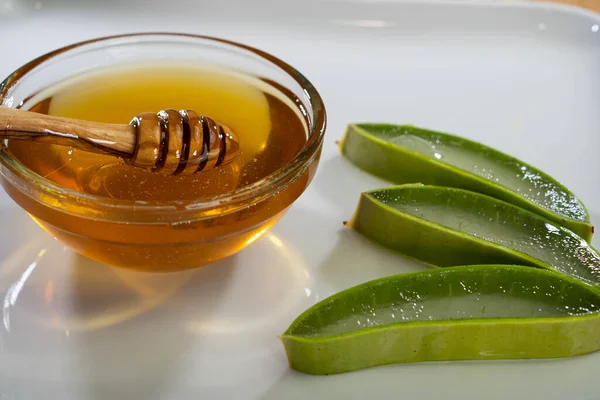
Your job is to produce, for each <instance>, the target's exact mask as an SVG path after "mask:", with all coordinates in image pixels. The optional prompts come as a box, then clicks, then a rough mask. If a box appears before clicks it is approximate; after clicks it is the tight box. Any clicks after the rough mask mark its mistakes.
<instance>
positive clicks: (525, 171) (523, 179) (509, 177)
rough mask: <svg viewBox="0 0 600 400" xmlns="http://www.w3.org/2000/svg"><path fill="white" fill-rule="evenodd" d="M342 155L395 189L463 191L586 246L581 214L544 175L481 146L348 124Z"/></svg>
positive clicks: (406, 129)
mask: <svg viewBox="0 0 600 400" xmlns="http://www.w3.org/2000/svg"><path fill="white" fill-rule="evenodd" d="M340 148H341V152H342V154H343V155H344V156H345V157H346V158H348V159H349V160H350V161H352V162H353V163H354V164H355V165H356V166H358V167H359V168H361V169H363V170H365V171H367V172H369V173H371V174H374V175H376V176H379V177H381V178H383V179H386V180H388V181H390V182H393V183H397V184H404V183H415V182H420V183H424V184H430V185H439V186H450V187H456V188H462V189H467V190H471V191H475V192H479V193H482V194H487V195H489V196H492V197H496V198H498V199H501V200H504V201H507V202H509V203H512V204H515V205H517V206H519V207H522V208H525V209H528V210H529V211H532V212H534V213H537V214H540V215H542V216H544V217H546V218H548V219H551V220H552V221H554V222H555V223H557V224H560V225H563V226H565V227H566V228H568V229H570V230H572V231H573V232H575V233H577V234H578V235H579V236H581V237H582V238H584V239H585V240H586V241H587V242H590V240H591V237H592V234H593V228H592V226H591V224H590V219H589V215H588V212H587V209H586V208H585V206H584V205H583V203H582V202H581V201H580V200H579V199H578V198H577V197H576V196H575V195H574V194H573V193H571V192H570V191H569V190H568V189H567V188H565V187H564V186H563V185H561V184H560V183H559V182H557V181H556V180H555V179H553V178H552V177H550V176H549V175H548V174H545V173H544V172H542V171H540V170H538V169H536V168H534V167H532V166H530V165H527V164H526V163H524V162H523V161H520V160H518V159H516V158H513V157H511V156H509V155H506V154H504V153H501V152H499V151H497V150H495V149H493V148H490V147H488V146H484V145H483V144H480V143H477V142H473V141H470V140H467V139H464V138H461V137H458V136H454V135H449V134H445V133H440V132H435V131H431V130H425V129H421V128H417V127H414V126H409V125H389V124H373V123H365V124H350V125H348V129H347V131H346V134H345V136H344V138H343V140H342V142H341V144H340Z"/></svg>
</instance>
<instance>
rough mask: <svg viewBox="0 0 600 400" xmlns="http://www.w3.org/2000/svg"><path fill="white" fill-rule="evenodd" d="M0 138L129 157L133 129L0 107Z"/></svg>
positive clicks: (134, 140)
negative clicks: (52, 144)
mask: <svg viewBox="0 0 600 400" xmlns="http://www.w3.org/2000/svg"><path fill="white" fill-rule="evenodd" d="M0 138H6V139H22V140H30V141H31V140H33V141H37V142H45V143H55V144H59V145H62V146H72V147H75V148H78V149H81V150H85V151H89V152H94V153H101V154H114V155H118V156H125V157H127V156H130V155H131V154H132V153H133V152H134V149H135V143H136V133H135V128H134V127H132V126H130V125H125V124H107V123H103V122H93V121H82V120H76V119H71V118H63V117H55V116H52V115H45V114H39V113H35V112H31V111H24V110H19V109H15V108H9V107H0Z"/></svg>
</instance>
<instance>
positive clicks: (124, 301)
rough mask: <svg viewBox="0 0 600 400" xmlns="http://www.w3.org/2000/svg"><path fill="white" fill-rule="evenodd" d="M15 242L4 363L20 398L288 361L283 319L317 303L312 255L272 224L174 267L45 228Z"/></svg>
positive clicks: (5, 276)
mask: <svg viewBox="0 0 600 400" xmlns="http://www.w3.org/2000/svg"><path fill="white" fill-rule="evenodd" d="M15 247H16V250H15V251H14V252H13V253H12V254H10V255H8V256H7V257H6V259H5V260H4V261H3V263H2V266H1V268H0V295H2V296H3V297H4V300H3V315H2V317H3V318H2V323H3V326H2V327H0V349H1V352H2V355H3V357H1V358H0V371H2V370H8V369H10V370H11V376H13V377H14V379H10V380H8V381H7V380H6V379H5V377H0V382H1V381H3V380H4V381H3V382H2V383H3V384H2V386H1V387H0V395H7V396H8V395H11V396H13V397H12V398H16V399H17V398H18V399H20V398H31V396H32V395H34V394H38V393H46V394H48V395H51V396H60V398H65V399H70V398H74V399H83V398H85V399H106V398H128V399H159V398H166V397H169V396H170V394H171V393H176V392H177V391H178V390H180V389H178V388H193V387H199V388H201V387H202V386H205V385H206V386H210V385H211V384H213V385H216V386H217V387H220V386H227V385H228V384H230V383H231V380H233V381H236V380H237V381H242V380H243V379H242V378H243V377H244V375H245V374H247V371H248V370H255V371H257V373H258V372H260V369H256V368H253V367H252V366H253V365H260V364H261V360H264V359H265V358H266V359H269V360H273V359H277V358H276V357H273V354H272V353H273V352H274V351H276V350H278V346H279V342H278V340H277V335H278V334H280V333H281V324H282V322H281V319H282V317H283V319H284V323H285V322H287V321H286V320H285V316H287V315H290V314H292V315H293V314H295V313H297V312H299V311H300V310H301V309H303V308H305V307H306V304H305V303H311V302H312V301H313V300H311V299H310V297H311V291H310V287H311V286H312V275H311V274H310V271H309V270H308V269H307V265H306V263H305V261H304V259H303V258H302V257H301V256H300V254H299V253H298V252H297V251H296V250H295V248H294V247H293V246H291V245H290V244H288V243H285V242H284V241H282V240H281V239H280V238H279V237H277V236H276V235H275V234H272V233H268V234H267V235H265V236H264V237H263V238H261V239H260V240H259V241H257V242H256V243H254V244H253V245H252V246H250V247H249V248H248V249H246V250H244V251H243V252H241V253H239V254H238V255H236V256H232V257H230V258H228V259H225V260H222V261H220V262H218V263H215V264H213V265H210V266H207V267H204V268H200V269H197V270H193V271H183V272H177V273H169V274H164V273H161V274H152V273H144V272H138V271H131V270H124V269H117V268H111V267H108V266H105V265H102V264H100V263H97V262H95V261H92V260H90V259H87V258H85V257H83V256H80V255H78V254H76V253H74V252H72V251H71V250H69V249H67V248H66V247H65V246H63V245H61V244H60V243H59V242H57V241H55V240H54V239H53V238H51V237H50V236H49V235H47V234H45V233H43V234H42V235H40V236H39V237H37V238H35V240H30V241H28V242H26V243H22V244H21V246H20V247H19V246H15ZM265 332H266V333H265ZM34 361H35V362H34ZM197 373H199V374H200V375H199V376H198V375H195V374H197ZM273 378H274V379H276V376H275V377H273ZM42 388H46V390H43V389H42ZM0 397H1V396H0Z"/></svg>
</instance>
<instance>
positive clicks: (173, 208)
mask: <svg viewBox="0 0 600 400" xmlns="http://www.w3.org/2000/svg"><path fill="white" fill-rule="evenodd" d="M160 37H163V38H165V37H167V38H171V39H177V38H178V37H179V38H185V39H198V40H202V41H209V42H216V43H217V44H220V45H225V46H229V47H231V48H233V50H234V51H236V50H239V51H246V52H250V53H253V54H254V55H257V56H258V57H260V58H263V59H265V60H267V61H269V62H270V63H272V64H274V65H275V66H276V67H278V68H279V69H281V70H283V71H284V72H285V73H286V74H287V75H288V76H290V77H291V78H293V80H294V81H295V82H296V83H298V84H299V85H300V87H301V88H302V90H303V91H304V92H305V94H306V96H307V98H308V101H309V104H310V107H311V109H312V112H313V118H312V120H311V121H310V126H309V132H308V133H309V136H308V140H307V142H306V143H305V145H304V146H303V147H302V149H301V150H300V152H299V153H298V154H297V155H296V156H295V157H294V158H293V159H292V160H291V161H290V162H289V163H288V164H286V165H285V166H283V167H282V168H280V169H278V170H277V171H275V172H274V173H272V174H271V175H269V176H267V177H265V178H263V179H261V180H258V181H256V182H254V183H252V184H250V185H247V186H244V187H241V188H239V189H237V190H234V191H233V192H229V193H223V194H221V195H217V196H211V197H204V198H199V199H198V200H196V201H160V202H159V201H149V202H138V201H135V200H122V199H112V198H106V197H101V196H94V195H90V194H87V193H82V192H78V191H75V190H71V189H67V188H64V187H62V186H60V185H57V184H56V183H54V182H52V181H50V180H49V179H46V178H44V177H42V176H40V175H38V174H36V173H35V172H33V171H31V170H30V169H29V168H27V167H25V166H24V165H22V164H21V163H20V162H18V161H17V160H16V159H14V158H13V157H10V156H9V154H8V153H7V151H0V163H1V164H2V166H3V167H5V168H7V169H8V171H2V169H3V168H0V173H1V174H2V175H3V176H4V178H5V179H7V180H8V181H9V182H10V184H12V185H14V186H17V187H19V190H20V191H21V192H25V194H28V195H30V197H36V198H37V200H38V201H39V197H40V196H39V195H38V196H31V189H32V188H35V189H36V190H37V191H39V192H41V193H40V194H43V196H44V197H45V198H48V197H47V196H50V198H53V199H55V200H60V202H65V201H66V202H74V203H75V204H77V205H78V207H77V208H78V209H81V207H83V209H85V208H88V207H90V208H92V209H94V212H93V214H95V215H96V218H97V217H98V215H99V214H104V215H110V213H111V212H117V213H119V214H121V213H122V212H127V211H129V212H131V211H133V210H135V213H151V214H154V215H157V214H158V215H160V216H161V220H162V221H166V220H171V219H173V220H178V221H181V220H182V218H183V219H188V218H185V214H189V216H190V217H192V216H193V218H192V219H194V220H197V219H204V218H208V217H210V216H214V215H215V214H216V211H217V209H219V208H224V209H226V211H225V210H224V212H226V213H230V212H235V211H236V210H240V209H243V208H246V207H248V206H249V205H250V204H254V203H257V202H259V201H261V200H264V199H266V198H268V197H270V196H272V195H274V194H276V193H278V192H280V191H281V190H282V189H284V188H285V187H287V186H288V185H290V184H291V183H292V182H294V181H295V180H296V179H297V178H299V177H300V176H301V175H302V174H303V173H304V172H305V171H306V169H307V168H308V166H309V165H310V164H311V162H312V161H313V160H314V158H315V157H316V156H317V153H318V151H319V149H320V147H321V145H322V142H323V136H324V134H325V128H326V124H327V115H326V111H325V106H324V104H323V101H322V98H321V96H320V94H319V92H318V91H317V90H316V88H315V87H314V86H313V85H312V84H311V83H310V81H309V80H308V79H307V78H306V77H305V76H304V75H302V74H301V73H300V72H299V71H297V70H296V69H295V68H293V67H292V66H291V65H289V64H287V63H286V62H284V61H282V60H280V59H279V58H277V57H275V56H273V55H271V54H269V53H267V52H264V51H262V50H259V49H257V48H254V47H251V46H248V45H245V44H241V43H238V42H234V41H231V40H227V39H221V38H217V37H213V36H205V35H194V34H187V33H173V32H144V33H128V34H121V35H112V36H104V37H99V38H95V39H91V40H85V41H81V42H77V43H74V44H71V45H68V46H65V47H61V48H59V49H56V50H53V51H51V52H48V53H46V54H44V55H41V56H39V57H37V58H36V59H34V60H32V61H29V62H28V63H26V64H24V65H23V66H21V67H19V68H18V69H17V70H15V71H14V72H13V73H12V74H10V75H9V76H8V77H7V78H6V79H5V80H4V81H3V82H2V83H0V101H3V100H4V99H5V98H6V97H7V96H8V95H10V92H11V89H12V88H13V87H14V86H15V85H17V84H18V83H19V82H20V79H21V78H23V77H24V76H26V75H27V74H28V73H30V72H31V71H33V70H34V69H35V68H37V67H39V66H41V65H42V64H43V63H44V62H46V61H49V60H51V59H52V58H54V57H57V56H59V55H63V54H66V53H68V52H70V51H73V50H78V49H81V48H82V47H85V46H91V45H98V44H100V45H102V44H104V45H106V46H107V47H110V46H111V44H119V43H123V42H120V41H127V40H136V39H140V40H145V41H146V42H149V41H152V39H153V38H160ZM115 41H116V43H114V42H115ZM30 95H31V94H30ZM7 172H10V174H7ZM11 175H12V176H11ZM24 189H26V190H24ZM46 203H47V202H46ZM219 214H221V213H219ZM82 216H85V213H82ZM100 219H103V218H100ZM109 219H110V218H109ZM119 219H120V220H121V221H122V219H121V218H119ZM133 219H135V217H133ZM122 222H125V221H122ZM131 222H133V221H131Z"/></svg>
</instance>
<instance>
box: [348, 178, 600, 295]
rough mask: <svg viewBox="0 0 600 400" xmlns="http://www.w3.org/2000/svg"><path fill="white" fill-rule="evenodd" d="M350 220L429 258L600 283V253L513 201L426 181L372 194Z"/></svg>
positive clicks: (375, 237)
mask: <svg viewBox="0 0 600 400" xmlns="http://www.w3.org/2000/svg"><path fill="white" fill-rule="evenodd" d="M348 225H349V226H350V227H351V228H353V229H354V230H356V231H357V232H359V233H361V234H362V235H364V236H366V237H367V238H369V239H370V240H372V241H374V242H376V243H378V244H380V245H382V246H384V247H387V248H388V249H391V250H393V251H396V252H398V253H400V254H402V255H404V256H407V257H409V258H412V259H416V260H418V261H421V262H423V263H426V264H429V265H432V266H436V267H448V266H455V265H468V264H519V265H529V266H533V267H540V268H546V269H549V270H553V271H556V272H559V273H562V274H565V275H570V276H572V277H574V278H577V279H579V280H582V281H584V282H587V283H590V284H594V285H600V255H598V253H597V252H596V251H595V250H594V249H593V248H592V247H591V246H590V245H589V244H588V243H587V242H586V241H585V240H583V239H582V238H580V237H579V236H577V235H576V234H575V233H573V232H571V231H570V230H568V229H566V228H564V227H562V226H560V225H558V224H555V223H553V222H552V221H550V220H548V219H545V218H543V217H541V216H539V215H538V214H534V213H532V212H529V211H527V210H524V209H522V208H519V207H516V206H514V205H512V204H509V203H507V202H504V201H501V200H498V199H495V198H493V197H489V196H486V195H482V194H479V193H475V192H470V191H467V190H462V189H455V188H448V187H439V186H428V185H420V184H412V185H400V186H395V187H390V188H385V189H378V190H373V191H370V192H365V193H363V194H362V195H361V197H360V201H359V204H358V207H357V210H356V212H355V214H354V216H353V218H352V220H351V221H349V223H348Z"/></svg>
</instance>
